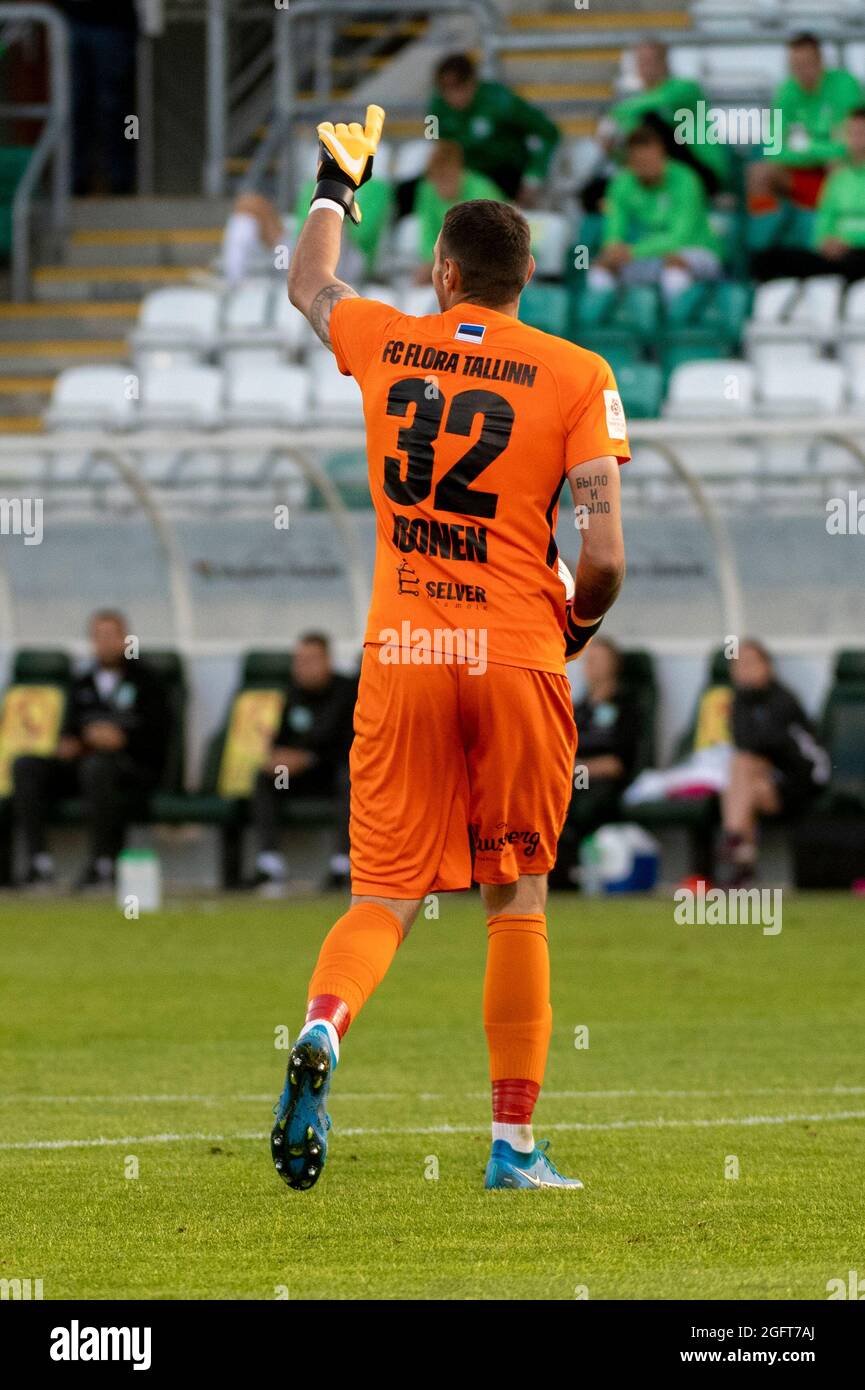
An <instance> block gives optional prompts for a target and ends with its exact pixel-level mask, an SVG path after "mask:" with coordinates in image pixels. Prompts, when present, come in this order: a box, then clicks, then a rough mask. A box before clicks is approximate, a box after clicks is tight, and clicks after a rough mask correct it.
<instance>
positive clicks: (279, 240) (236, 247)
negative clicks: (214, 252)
mask: <svg viewBox="0 0 865 1390" xmlns="http://www.w3.org/2000/svg"><path fill="white" fill-rule="evenodd" d="M286 239H287V238H286V230H285V223H284V222H283V220H282V218H281V217H280V215H279V212H278V211H277V208H276V205H275V203H272V202H271V201H270V199H269V198H265V196H264V194H262V193H240V194H238V196H237V198H235V200H234V206H233V207H232V209H231V212H230V213H229V215H228V221H227V222H226V224H225V231H224V232H223V234H222V272H223V274H224V276H225V278H226V280H227V281H228V284H229V286H230V287H231V288H233V287H234V286H235V285H239V284H240V282H241V281H242V280H245V279H246V277H247V276H248V275H249V274H251V273H252V272H253V271H254V270H255V269H256V262H257V261H259V260H260V258H261V256H262V254H263V253H269V254H271V255H272V253H273V252H274V251H275V249H276V247H277V246H280V245H283V244H284V243H285V242H286Z"/></svg>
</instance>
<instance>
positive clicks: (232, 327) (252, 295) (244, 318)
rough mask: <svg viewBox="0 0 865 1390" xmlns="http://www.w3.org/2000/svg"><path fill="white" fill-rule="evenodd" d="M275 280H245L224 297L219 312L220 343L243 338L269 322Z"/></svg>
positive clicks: (263, 327)
mask: <svg viewBox="0 0 865 1390" xmlns="http://www.w3.org/2000/svg"><path fill="white" fill-rule="evenodd" d="M274 294H275V281H274V280H272V279H265V278H263V277H262V278H261V279H255V280H245V281H244V282H243V284H241V285H237V286H236V288H235V289H233V290H231V291H230V292H229V293H228V294H227V295H226V297H225V302H224V305H223V312H222V332H221V334H220V338H221V341H222V343H223V344H225V343H231V344H234V343H235V342H237V341H241V342H242V341H244V339H245V338H246V336H247V335H249V334H252V335H253V337H254V336H255V334H256V333H259V332H261V331H262V330H263V329H265V328H267V327H268V326H269V325H270V322H271V318H272V315H273V309H274V302H273V301H274Z"/></svg>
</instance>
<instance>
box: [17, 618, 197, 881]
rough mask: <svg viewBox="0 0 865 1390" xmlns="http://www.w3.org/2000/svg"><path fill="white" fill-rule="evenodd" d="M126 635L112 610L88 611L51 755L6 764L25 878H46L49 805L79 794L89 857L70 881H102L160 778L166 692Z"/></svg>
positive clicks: (50, 877) (50, 869)
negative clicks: (129, 649) (80, 661)
mask: <svg viewBox="0 0 865 1390" xmlns="http://www.w3.org/2000/svg"><path fill="white" fill-rule="evenodd" d="M128 631H129V628H128V626H127V623H126V620H125V619H124V618H123V616H122V614H120V613H117V612H116V611H115V610H114V609H110V608H106V609H101V610H100V611H99V612H98V613H94V614H93V617H92V618H91V619H90V629H89V633H90V641H91V644H92V647H93V658H94V660H93V665H92V667H91V669H90V670H89V671H87V672H86V673H85V674H84V675H81V676H79V677H78V678H77V679H76V680H75V681H73V683H72V687H71V689H70V692H69V698H68V702H67V707H66V713H65V716H64V720H63V726H62V729H61V733H60V740H59V742H58V745H57V751H56V753H55V755H54V756H53V757H50V758H38V757H22V758H18V759H17V760H16V762H15V764H14V767H13V773H12V777H13V813H14V816H15V821H16V824H17V826H18V827H19V828H20V831H21V833H22V835H23V837H24V844H25V849H26V852H27V861H28V867H27V873H26V877H25V880H24V882H25V883H26V884H29V885H42V884H45V885H48V884H51V883H53V881H54V859H53V857H52V855H51V854H50V853H49V852H48V847H47V841H46V835H45V826H46V821H47V819H48V815H49V812H50V810H51V807H52V805H53V803H54V802H55V801H57V800H59V799H60V798H61V797H67V796H80V797H83V799H84V805H85V822H86V825H87V828H88V832H89V836H90V853H89V857H88V860H87V863H86V865H85V868H84V870H83V873H82V874H81V877H80V879H79V880H78V884H77V887H79V888H94V887H110V885H111V884H112V883H113V882H114V864H115V860H116V858H117V855H118V854H119V853H120V851H121V849H122V848H123V843H124V839H125V835H126V829H127V826H128V825H129V823H130V821H131V820H132V819H133V818H134V816H135V814H136V812H138V813H140V811H141V809H142V808H143V807H144V805H145V804H146V802H147V798H148V796H149V795H150V793H151V792H152V791H153V790H154V788H155V787H156V786H157V784H158V782H159V779H160V777H161V775H162V771H163V768H164V766H165V758H166V754H167V751H168V738H169V733H170V728H169V710H168V701H167V696H166V692H165V688H164V686H163V683H162V681H161V680H160V679H159V677H158V676H157V675H156V674H155V673H154V672H153V671H151V670H149V669H148V667H147V664H146V662H142V661H137V660H131V659H127V657H126V655H125V649H126V636H127V633H128Z"/></svg>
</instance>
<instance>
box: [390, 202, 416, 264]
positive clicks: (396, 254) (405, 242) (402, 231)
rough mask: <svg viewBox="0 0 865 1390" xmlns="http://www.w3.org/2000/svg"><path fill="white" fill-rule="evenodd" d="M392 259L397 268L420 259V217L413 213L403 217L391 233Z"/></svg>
mask: <svg viewBox="0 0 865 1390" xmlns="http://www.w3.org/2000/svg"><path fill="white" fill-rule="evenodd" d="M390 259H391V261H392V262H393V263H395V267H396V268H397V269H402V268H403V267H405V266H415V265H417V264H418V262H419V261H420V218H418V217H415V215H414V213H411V214H410V215H409V216H408V217H401V218H400V219H399V221H398V222H397V224H396V226H395V227H394V229H393V232H392V233H391V239H390Z"/></svg>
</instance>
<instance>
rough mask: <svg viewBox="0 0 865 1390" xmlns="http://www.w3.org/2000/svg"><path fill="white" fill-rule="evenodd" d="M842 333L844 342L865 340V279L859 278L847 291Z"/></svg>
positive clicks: (841, 326)
mask: <svg viewBox="0 0 865 1390" xmlns="http://www.w3.org/2000/svg"><path fill="white" fill-rule="evenodd" d="M840 334H841V341H842V344H844V343H852V342H865V280H857V281H856V283H855V284H853V285H851V286H850V288H849V290H848V291H847V295H846V298H845V300H844V307H843V311H842V316H841V324H840Z"/></svg>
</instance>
